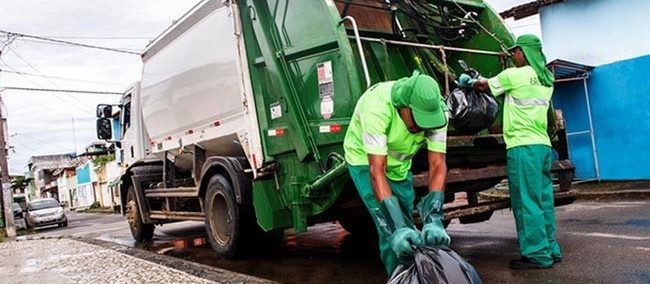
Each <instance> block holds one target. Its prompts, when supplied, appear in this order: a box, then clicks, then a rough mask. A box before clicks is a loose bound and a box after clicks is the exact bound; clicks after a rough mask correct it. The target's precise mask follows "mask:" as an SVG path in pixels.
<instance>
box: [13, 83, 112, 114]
mask: <svg viewBox="0 0 650 284" xmlns="http://www.w3.org/2000/svg"><path fill="white" fill-rule="evenodd" d="M0 89H5V90H16V91H35V92H59V93H78V94H95V95H122V93H121V92H104V91H85V90H63V89H44V88H24V87H10V86H5V87H0ZM91 114H92V113H91Z"/></svg>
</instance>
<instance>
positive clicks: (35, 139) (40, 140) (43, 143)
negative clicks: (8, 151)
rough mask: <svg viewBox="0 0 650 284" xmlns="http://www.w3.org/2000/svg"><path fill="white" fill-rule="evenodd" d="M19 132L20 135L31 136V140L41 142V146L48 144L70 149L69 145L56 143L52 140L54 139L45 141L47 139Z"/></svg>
mask: <svg viewBox="0 0 650 284" xmlns="http://www.w3.org/2000/svg"><path fill="white" fill-rule="evenodd" d="M17 134H18V137H27V138H29V139H31V140H33V141H36V142H39V143H41V144H39V146H43V145H47V146H54V147H57V148H66V149H69V146H63V145H61V144H58V143H54V142H52V141H45V140H43V139H40V138H36V137H34V136H31V135H27V134H24V133H17Z"/></svg>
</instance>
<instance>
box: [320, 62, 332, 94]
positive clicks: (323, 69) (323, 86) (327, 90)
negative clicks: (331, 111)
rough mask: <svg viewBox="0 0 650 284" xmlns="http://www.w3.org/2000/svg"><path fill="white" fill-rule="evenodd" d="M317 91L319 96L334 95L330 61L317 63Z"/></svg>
mask: <svg viewBox="0 0 650 284" xmlns="http://www.w3.org/2000/svg"><path fill="white" fill-rule="evenodd" d="M318 93H319V94H320V97H321V98H322V97H325V96H332V95H334V79H333V76H332V61H326V62H321V63H318Z"/></svg>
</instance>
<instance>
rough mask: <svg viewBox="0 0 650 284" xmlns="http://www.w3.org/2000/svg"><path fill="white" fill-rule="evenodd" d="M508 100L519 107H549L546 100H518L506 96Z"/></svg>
mask: <svg viewBox="0 0 650 284" xmlns="http://www.w3.org/2000/svg"><path fill="white" fill-rule="evenodd" d="M506 100H507V101H508V102H509V103H511V104H515V105H518V106H549V101H548V100H545V99H517V98H514V97H512V96H506Z"/></svg>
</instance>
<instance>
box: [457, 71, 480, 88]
mask: <svg viewBox="0 0 650 284" xmlns="http://www.w3.org/2000/svg"><path fill="white" fill-rule="evenodd" d="M474 82H476V79H473V78H472V77H471V76H469V75H467V74H465V73H463V74H460V77H458V82H457V83H456V85H458V87H459V88H472V87H474Z"/></svg>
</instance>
